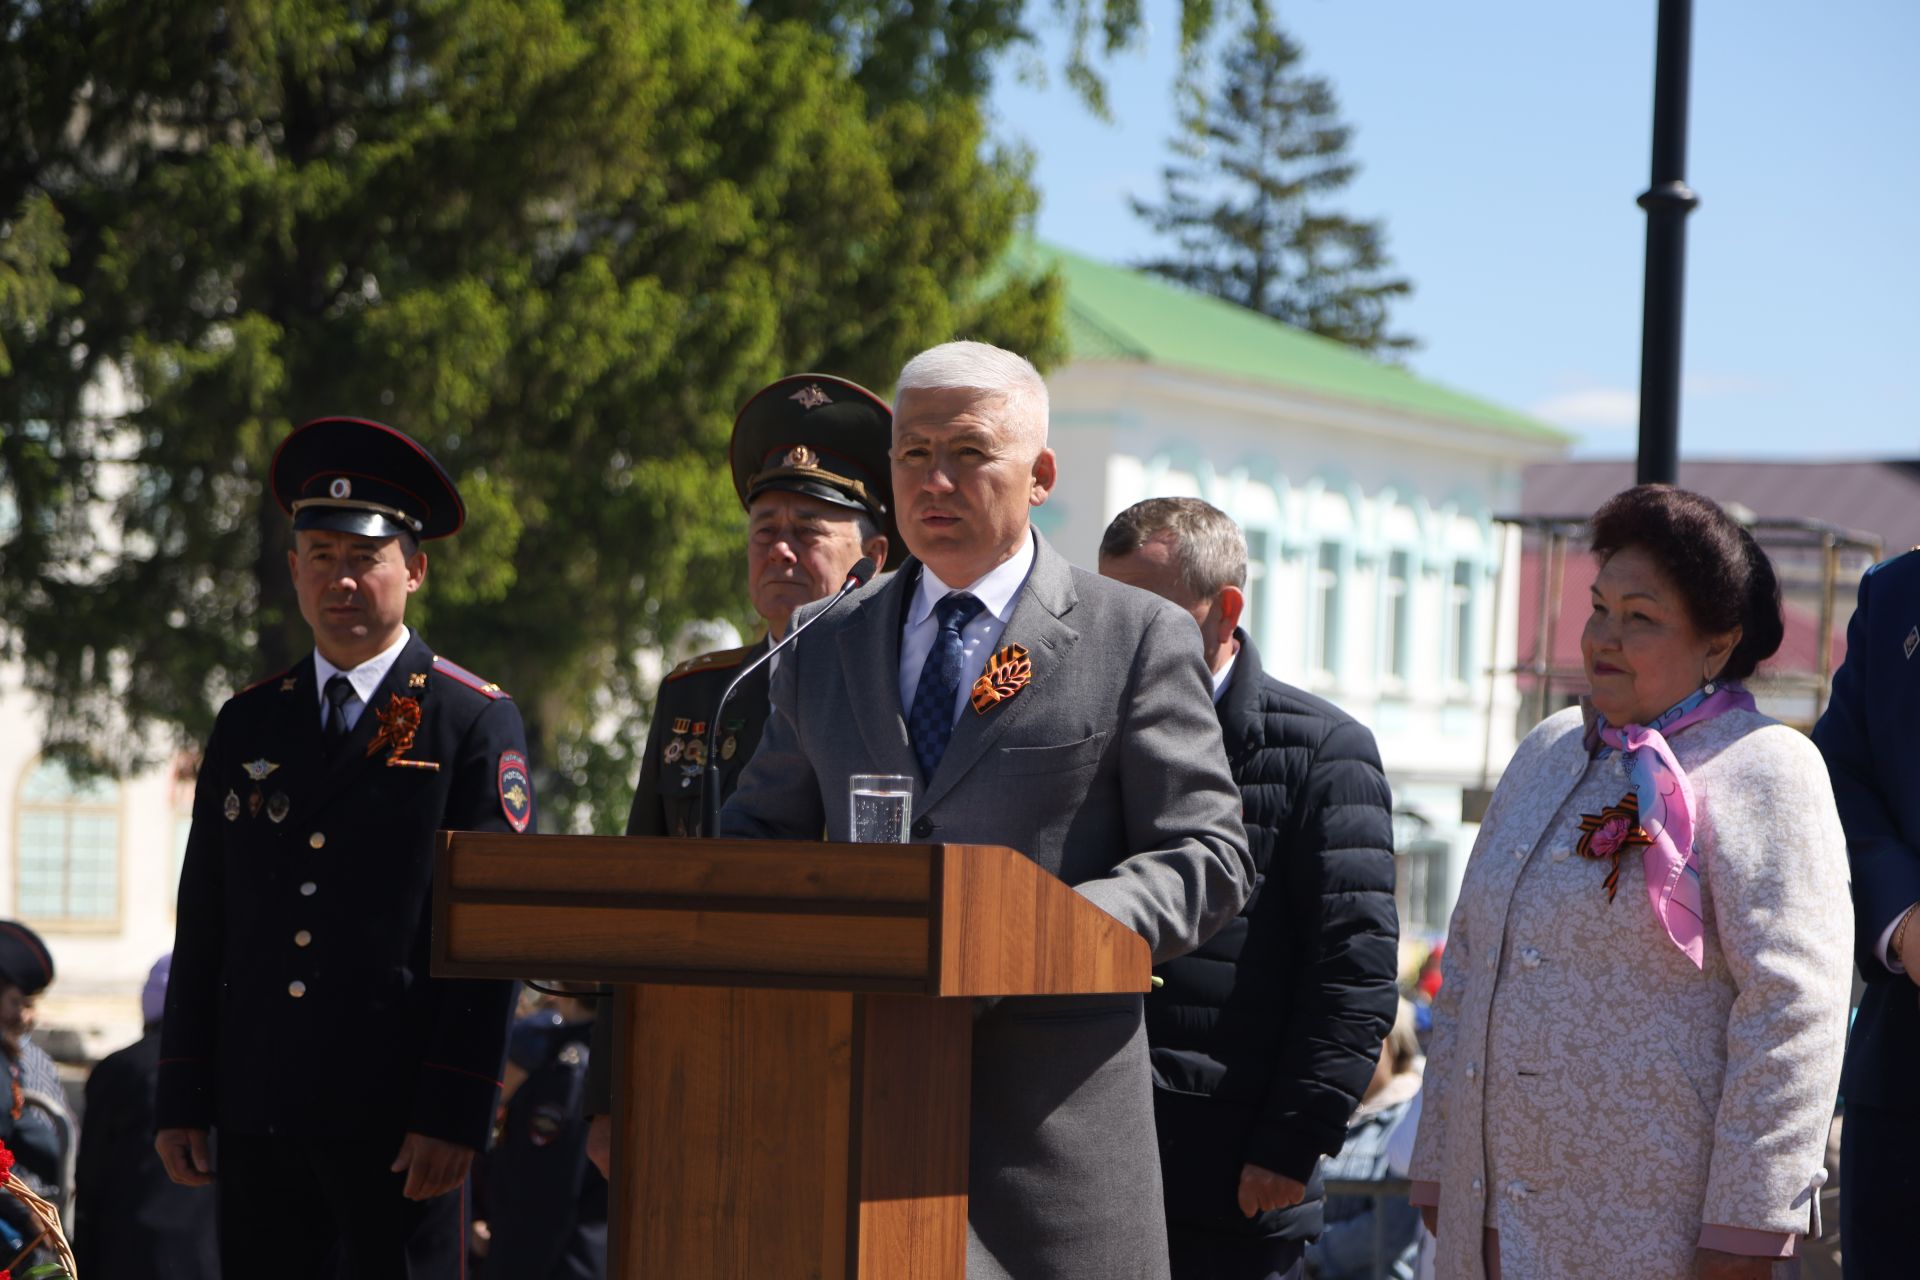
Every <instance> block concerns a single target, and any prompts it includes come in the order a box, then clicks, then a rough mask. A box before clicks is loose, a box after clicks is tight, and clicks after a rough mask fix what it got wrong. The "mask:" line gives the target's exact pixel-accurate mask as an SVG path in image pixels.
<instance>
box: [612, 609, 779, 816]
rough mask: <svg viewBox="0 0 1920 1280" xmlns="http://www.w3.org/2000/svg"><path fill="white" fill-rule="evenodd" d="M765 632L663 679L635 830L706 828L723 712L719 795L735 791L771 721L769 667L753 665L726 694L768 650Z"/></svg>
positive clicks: (642, 771)
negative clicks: (705, 800) (709, 749)
mask: <svg viewBox="0 0 1920 1280" xmlns="http://www.w3.org/2000/svg"><path fill="white" fill-rule="evenodd" d="M767 644H768V642H767V641H766V640H761V641H759V642H758V643H756V644H751V645H748V646H747V647H746V648H744V649H723V650H720V651H719V652H716V653H704V654H701V655H700V656H699V657H697V658H692V659H689V660H688V661H686V662H683V663H681V664H680V665H679V666H677V667H675V668H674V669H673V670H672V671H671V672H669V673H668V674H667V678H666V679H665V680H663V681H661V683H660V696H659V697H658V698H657V699H656V700H655V702H654V711H653V724H652V726H651V727H650V728H649V730H648V732H647V746H646V750H645V752H644V754H643V755H642V757H641V760H640V784H639V786H638V787H637V788H635V790H634V793H633V808H632V811H631V812H630V813H629V814H628V815H627V834H628V835H630V836H697V835H700V834H702V819H703V817H704V814H705V809H704V807H703V805H702V797H703V794H704V791H705V785H706V768H705V765H706V738H707V732H708V730H709V728H710V727H711V726H712V722H713V720H714V718H715V716H718V717H719V718H720V726H719V732H718V734H717V735H716V736H715V739H714V741H715V749H714V750H715V755H716V756H718V763H719V766H720V798H721V800H723V801H724V800H725V799H726V798H727V797H728V796H730V795H732V794H733V788H734V784H735V783H736V782H737V781H738V780H739V778H740V771H741V770H742V769H744V768H745V767H746V764H747V760H748V759H749V758H750V757H751V756H752V755H753V749H754V748H755V747H757V746H759V745H760V731H761V730H762V729H763V728H765V727H766V723H767V669H766V668H765V667H761V668H760V669H759V670H758V671H755V672H753V673H752V674H751V675H749V676H748V677H747V678H746V679H745V680H744V681H742V682H741V684H740V687H739V688H738V689H735V690H734V691H733V696H732V697H731V698H728V699H727V705H726V706H725V708H722V707H721V706H720V699H721V698H722V697H723V696H724V695H725V694H726V691H727V686H728V685H729V684H732V683H733V679H734V677H735V676H737V675H739V674H740V668H742V667H744V666H746V665H747V664H748V663H750V662H752V661H754V660H755V659H756V658H758V657H759V656H760V655H761V654H763V653H765V652H766V651H767Z"/></svg>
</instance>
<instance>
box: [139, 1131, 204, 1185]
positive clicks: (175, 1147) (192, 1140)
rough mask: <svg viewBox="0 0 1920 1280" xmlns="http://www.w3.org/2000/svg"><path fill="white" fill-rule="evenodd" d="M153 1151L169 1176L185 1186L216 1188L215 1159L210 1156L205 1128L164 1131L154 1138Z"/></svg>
mask: <svg viewBox="0 0 1920 1280" xmlns="http://www.w3.org/2000/svg"><path fill="white" fill-rule="evenodd" d="M153 1149H154V1150H155V1151H157V1152H159V1153H160V1163H161V1164H163V1165H165V1166H166V1169H167V1176H168V1177H169V1178H172V1179H173V1180H174V1181H175V1182H177V1183H179V1184H180V1185H181V1186H183V1187H210V1186H212V1185H213V1157H212V1156H211V1155H209V1154H208V1153H207V1131H206V1130H205V1129H162V1130H160V1132H158V1133H156V1134H154V1135H153Z"/></svg>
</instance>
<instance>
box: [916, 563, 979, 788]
mask: <svg viewBox="0 0 1920 1280" xmlns="http://www.w3.org/2000/svg"><path fill="white" fill-rule="evenodd" d="M984 608H986V606H985V605H984V604H982V603H981V602H980V600H979V598H978V597H977V596H970V595H968V594H967V593H966V592H964V591H955V592H953V593H952V594H951V595H948V596H946V597H944V598H943V599H942V600H940V602H939V603H938V604H935V605H934V606H933V616H934V618H935V619H936V620H938V622H939V623H940V631H939V633H938V634H937V635H935V636H934V638H933V649H932V651H931V652H929V653H928V654H927V665H925V666H924V667H921V668H920V684H919V687H918V688H916V689H915V690H914V691H913V706H912V707H911V708H910V709H909V710H908V712H907V740H908V741H910V742H911V743H913V754H914V756H915V757H916V758H917V759H918V760H919V761H920V776H921V777H923V778H926V779H928V780H932V778H933V771H934V770H935V769H937V768H939V767H940V757H941V756H944V755H945V754H947V743H948V742H950V741H952V739H953V699H954V696H955V695H956V694H957V693H959V691H960V660H961V657H962V655H963V654H964V652H965V649H966V646H965V644H964V643H963V642H962V641H961V639H960V633H961V631H963V630H965V629H966V625H967V624H968V623H969V622H972V621H973V618H974V615H975V614H977V613H979V612H980V610H982V609H984Z"/></svg>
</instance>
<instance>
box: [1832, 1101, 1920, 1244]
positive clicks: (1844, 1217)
mask: <svg viewBox="0 0 1920 1280" xmlns="http://www.w3.org/2000/svg"><path fill="white" fill-rule="evenodd" d="M1916 1150H1920V1111H1896V1110H1893V1109H1892V1108H1889V1107H1869V1106H1863V1105H1862V1104H1860V1103H1857V1102H1848V1103H1847V1113H1846V1119H1845V1120H1843V1121H1842V1122H1841V1125H1840V1257H1841V1269H1842V1274H1843V1275H1845V1276H1846V1278H1847V1280H1912V1278H1913V1276H1914V1275H1915V1274H1916V1268H1920V1262H1917V1261H1916V1259H1917V1258H1920V1169H1916V1168H1915V1167H1914V1165H1913V1155H1914V1152H1915V1151H1916Z"/></svg>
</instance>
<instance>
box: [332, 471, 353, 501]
mask: <svg viewBox="0 0 1920 1280" xmlns="http://www.w3.org/2000/svg"><path fill="white" fill-rule="evenodd" d="M327 492H328V493H329V494H331V495H332V496H334V497H336V498H351V497H352V496H353V481H351V480H349V479H347V478H346V477H345V476H335V477H334V480H333V483H332V484H330V485H328V486H327Z"/></svg>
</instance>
